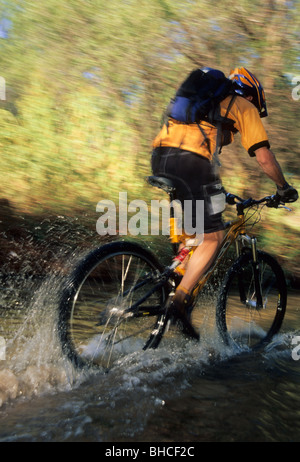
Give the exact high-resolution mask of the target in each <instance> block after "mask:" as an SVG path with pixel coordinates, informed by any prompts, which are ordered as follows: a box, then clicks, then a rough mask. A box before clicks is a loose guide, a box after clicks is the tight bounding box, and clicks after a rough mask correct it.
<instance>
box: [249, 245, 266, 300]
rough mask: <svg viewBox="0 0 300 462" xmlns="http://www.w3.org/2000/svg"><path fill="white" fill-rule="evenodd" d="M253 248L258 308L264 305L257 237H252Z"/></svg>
mask: <svg viewBox="0 0 300 462" xmlns="http://www.w3.org/2000/svg"><path fill="white" fill-rule="evenodd" d="M251 250H252V258H253V262H252V265H253V277H254V287H255V294H256V309H260V308H262V307H263V300H262V293H261V282H260V268H259V262H258V258H257V249H256V238H255V237H252V238H251Z"/></svg>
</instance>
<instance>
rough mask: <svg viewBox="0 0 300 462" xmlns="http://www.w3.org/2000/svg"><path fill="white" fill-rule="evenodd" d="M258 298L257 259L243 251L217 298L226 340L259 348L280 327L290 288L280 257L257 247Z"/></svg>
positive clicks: (219, 318)
mask: <svg viewBox="0 0 300 462" xmlns="http://www.w3.org/2000/svg"><path fill="white" fill-rule="evenodd" d="M257 264H258V266H257ZM257 264H255V265H256V268H257V269H258V278H257V280H258V284H259V288H260V292H261V298H260V297H258V298H259V299H260V300H262V303H260V302H258V298H257V293H256V292H257V289H256V287H257V282H256V283H255V275H254V262H253V258H252V255H251V253H250V252H249V253H246V254H244V255H242V256H241V257H240V258H239V259H238V260H237V261H236V262H235V263H234V264H233V266H232V267H231V268H230V270H229V271H228V273H227V276H226V277H225V280H224V283H223V286H222V288H221V291H220V295H219V299H218V302H217V313H216V314H217V319H216V321H217V327H218V329H219V332H220V334H221V336H222V338H223V340H224V341H225V342H226V344H230V343H231V342H234V343H235V344H238V345H239V346H241V347H247V348H250V349H256V348H259V347H261V346H262V345H264V344H266V343H267V342H269V341H270V340H271V338H272V337H273V336H274V335H275V334H276V333H277V332H278V331H279V329H280V327H281V324H282V321H283V318H284V315H285V309H286V303H287V288H286V282H285V277H284V273H283V271H282V268H281V267H280V265H279V264H278V263H277V261H276V260H275V259H274V258H273V257H271V256H270V255H268V254H267V253H265V252H261V251H258V262H257Z"/></svg>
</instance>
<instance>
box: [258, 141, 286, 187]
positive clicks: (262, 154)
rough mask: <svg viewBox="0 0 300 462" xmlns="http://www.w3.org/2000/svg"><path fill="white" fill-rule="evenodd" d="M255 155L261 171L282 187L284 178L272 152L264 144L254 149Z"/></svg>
mask: <svg viewBox="0 0 300 462" xmlns="http://www.w3.org/2000/svg"><path fill="white" fill-rule="evenodd" d="M255 157H256V160H257V162H258V163H259V165H260V167H261V169H262V170H263V172H264V173H265V174H266V175H267V176H268V177H269V178H270V179H271V180H273V181H274V183H275V184H276V185H277V186H279V187H281V188H282V187H283V186H284V184H285V183H286V180H285V178H284V176H283V173H282V170H281V167H280V165H279V163H278V162H277V160H276V157H275V155H274V154H273V152H272V151H271V150H270V149H268V148H267V147H266V146H264V147H262V148H259V149H257V150H256V151H255Z"/></svg>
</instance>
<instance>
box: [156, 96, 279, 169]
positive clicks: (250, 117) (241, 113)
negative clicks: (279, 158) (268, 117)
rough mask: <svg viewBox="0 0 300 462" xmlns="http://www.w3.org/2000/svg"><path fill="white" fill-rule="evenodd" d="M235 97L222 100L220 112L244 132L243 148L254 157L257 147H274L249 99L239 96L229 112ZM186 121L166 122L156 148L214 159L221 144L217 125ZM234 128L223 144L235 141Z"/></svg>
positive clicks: (235, 128)
mask: <svg viewBox="0 0 300 462" xmlns="http://www.w3.org/2000/svg"><path fill="white" fill-rule="evenodd" d="M231 99H232V96H228V97H227V98H225V99H224V100H223V101H222V102H221V103H220V114H221V116H223V117H225V116H226V117H227V118H229V119H231V120H232V121H233V128H234V131H235V132H236V131H238V132H239V133H240V135H241V142H242V145H243V147H244V148H245V149H246V151H248V153H249V155H250V156H252V157H253V156H255V150H256V149H259V148H260V147H263V146H267V147H270V144H269V141H268V136H267V133H266V130H265V128H264V126H263V124H262V121H261V119H260V116H259V113H258V110H257V109H256V107H255V106H254V105H253V104H252V103H251V102H250V101H248V100H247V99H245V98H243V97H242V96H238V95H237V96H236V97H235V98H234V101H233V103H232V105H231V107H230V109H229V111H228V113H227V110H228V107H229V105H230V102H231ZM199 125H200V126H201V130H200V129H199V126H198V125H197V124H184V123H180V122H176V121H175V120H174V119H169V121H168V124H167V125H166V124H164V125H163V127H162V129H161V130H160V132H159V134H158V135H157V136H156V138H155V139H154V141H153V144H152V146H153V148H157V147H159V146H168V147H174V148H180V149H182V150H184V151H191V152H195V153H196V154H200V155H201V156H203V157H206V158H208V159H209V160H212V157H213V154H214V152H215V150H216V145H217V128H216V127H215V126H213V125H211V124H209V123H208V122H205V121H202V122H200V124H199ZM233 137H234V133H233V131H231V132H230V134H229V139H227V140H226V142H225V141H224V140H223V142H221V146H222V145H223V146H224V145H225V144H229V143H232V142H233Z"/></svg>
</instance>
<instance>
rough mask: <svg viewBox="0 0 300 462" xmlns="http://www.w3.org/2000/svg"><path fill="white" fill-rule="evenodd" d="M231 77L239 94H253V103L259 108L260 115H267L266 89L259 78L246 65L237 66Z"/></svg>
mask: <svg viewBox="0 0 300 462" xmlns="http://www.w3.org/2000/svg"><path fill="white" fill-rule="evenodd" d="M229 78H230V79H231V80H232V81H233V83H234V91H235V93H237V94H238V95H241V96H244V97H247V96H252V97H253V99H252V101H251V102H252V103H253V104H254V105H255V106H256V108H257V109H258V112H259V115H260V117H267V115H268V112H267V104H266V98H265V92H264V89H263V87H262V85H261V83H260V82H259V80H258V79H257V78H256V77H255V76H254V75H253V74H252V72H250V71H248V70H247V69H246V68H245V67H240V68H238V67H236V68H235V69H234V70H232V71H231V73H230V76H229Z"/></svg>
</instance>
